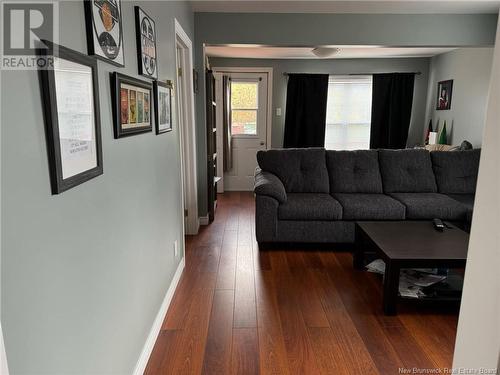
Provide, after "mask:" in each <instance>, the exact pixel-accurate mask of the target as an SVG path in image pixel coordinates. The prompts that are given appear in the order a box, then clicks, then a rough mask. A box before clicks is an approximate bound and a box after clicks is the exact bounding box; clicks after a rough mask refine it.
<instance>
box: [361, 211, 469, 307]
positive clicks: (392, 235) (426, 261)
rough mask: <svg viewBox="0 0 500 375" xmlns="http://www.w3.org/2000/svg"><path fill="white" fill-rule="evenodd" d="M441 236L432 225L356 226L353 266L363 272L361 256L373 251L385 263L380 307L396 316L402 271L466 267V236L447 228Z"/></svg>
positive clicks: (377, 223)
mask: <svg viewBox="0 0 500 375" xmlns="http://www.w3.org/2000/svg"><path fill="white" fill-rule="evenodd" d="M448 225H449V226H450V227H451V229H447V228H445V229H444V231H443V232H438V231H437V230H435V229H434V226H433V224H432V221H392V222H391V221H377V222H366V221H365V222H356V246H355V250H354V254H353V265H354V268H356V269H364V266H365V264H364V253H365V252H373V251H375V252H376V253H377V255H378V256H379V257H380V258H382V259H383V261H384V262H385V275H384V296H383V307H384V313H385V314H386V315H395V314H396V304H397V299H398V293H399V273H400V270H401V268H461V267H465V262H466V259H467V248H468V245H469V234H468V233H466V232H464V231H463V230H461V229H459V228H457V227H455V226H453V225H450V224H448Z"/></svg>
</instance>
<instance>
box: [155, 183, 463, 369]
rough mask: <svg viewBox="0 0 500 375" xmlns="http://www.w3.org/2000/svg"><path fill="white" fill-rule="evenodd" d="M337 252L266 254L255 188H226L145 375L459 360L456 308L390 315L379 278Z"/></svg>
mask: <svg viewBox="0 0 500 375" xmlns="http://www.w3.org/2000/svg"><path fill="white" fill-rule="evenodd" d="M331 250H332V251H329V250H328V249H321V250H320V249H290V248H286V249H285V248H283V249H273V250H268V251H261V252H259V249H258V247H257V243H256V241H255V234H254V199H253V195H252V194H251V193H243V192H242V193H239V192H234V193H225V194H224V195H221V196H220V197H219V207H218V209H217V213H216V218H215V221H214V222H213V223H212V224H211V225H209V226H207V227H203V228H202V229H201V230H200V233H199V234H198V235H197V236H192V237H187V246H186V268H185V270H184V273H183V275H182V278H181V281H180V283H179V286H178V288H177V291H176V293H175V296H174V298H173V301H172V304H171V306H170V309H169V311H168V313H167V316H166V317H165V321H164V323H163V326H162V330H161V333H160V335H159V337H158V339H157V342H156V345H155V347H154V350H153V353H152V355H151V357H150V359H149V363H148V366H147V368H146V371H145V374H151V375H157V374H201V373H203V374H245V375H250V374H259V373H260V374H291V375H295V374H356V375H359V374H380V375H390V374H398V373H400V370H399V369H400V368H408V369H413V368H414V367H417V368H427V369H434V368H442V369H443V368H449V367H451V363H452V356H453V348H454V344H455V333H456V326H457V317H458V311H457V310H458V309H457V308H446V309H444V308H436V307H426V306H422V305H408V304H400V306H399V314H398V315H397V316H384V315H383V313H382V303H381V302H382V299H381V292H382V288H381V286H382V283H381V278H380V277H379V276H378V275H375V274H371V273H368V272H362V271H355V270H353V268H352V256H351V254H350V253H348V252H340V251H339V250H338V249H337V250H336V249H335V247H334V246H332V249H331ZM335 250H336V251H335Z"/></svg>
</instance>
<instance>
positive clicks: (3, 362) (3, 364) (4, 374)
mask: <svg viewBox="0 0 500 375" xmlns="http://www.w3.org/2000/svg"><path fill="white" fill-rule="evenodd" d="M0 374H1V375H9V366H8V365H7V355H6V354H5V345H4V342H3V331H2V324H1V323H0Z"/></svg>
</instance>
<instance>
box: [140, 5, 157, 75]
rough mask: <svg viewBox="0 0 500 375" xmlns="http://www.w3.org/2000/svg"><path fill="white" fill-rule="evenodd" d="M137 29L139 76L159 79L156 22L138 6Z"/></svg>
mask: <svg viewBox="0 0 500 375" xmlns="http://www.w3.org/2000/svg"><path fill="white" fill-rule="evenodd" d="M135 28H136V31H135V32H136V35H137V63H138V66H139V74H140V75H143V76H145V77H148V78H154V79H157V78H158V60H157V55H156V25H155V21H153V19H152V18H151V17H149V16H148V15H147V14H146V13H145V12H144V11H143V10H142V9H141V8H140V7H138V6H135Z"/></svg>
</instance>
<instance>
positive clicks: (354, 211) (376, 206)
mask: <svg viewBox="0 0 500 375" xmlns="http://www.w3.org/2000/svg"><path fill="white" fill-rule="evenodd" d="M333 197H334V198H335V199H336V200H338V201H339V203H340V205H341V206H342V219H343V220H404V219H405V206H404V205H403V204H402V203H400V202H398V201H397V200H395V199H392V198H391V197H389V196H387V195H384V194H360V193H354V194H343V193H335V194H333Z"/></svg>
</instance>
